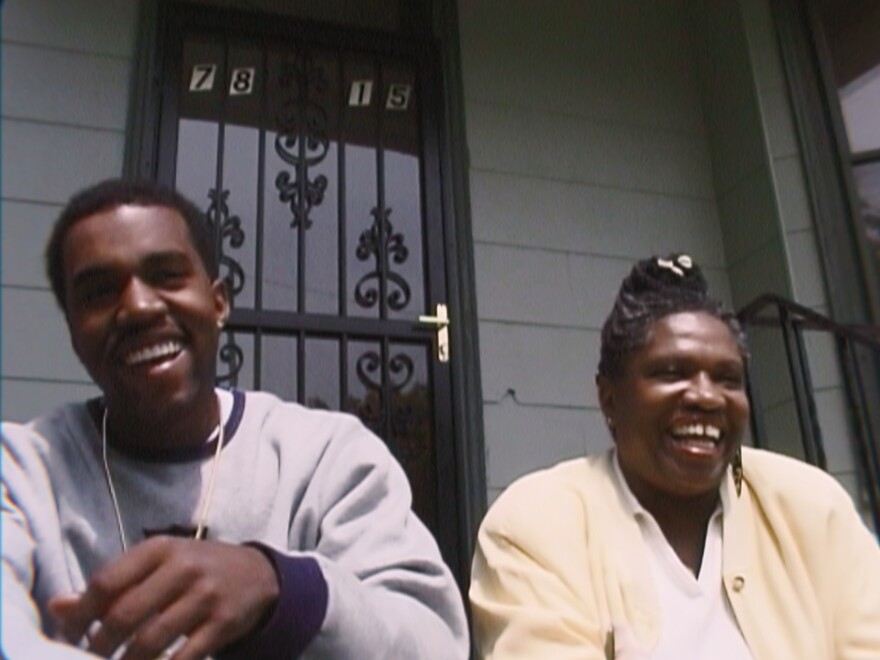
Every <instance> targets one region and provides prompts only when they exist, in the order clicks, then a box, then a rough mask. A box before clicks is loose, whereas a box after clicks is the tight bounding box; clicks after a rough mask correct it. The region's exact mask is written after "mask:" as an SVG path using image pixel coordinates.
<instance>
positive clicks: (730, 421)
mask: <svg viewBox="0 0 880 660" xmlns="http://www.w3.org/2000/svg"><path fill="white" fill-rule="evenodd" d="M744 379H745V376H744V367H743V361H742V356H741V355H740V351H739V347H738V346H737V343H736V341H735V340H734V338H733V336H732V334H731V332H730V330H729V328H728V327H727V325H726V324H725V323H724V322H723V321H721V320H719V319H717V318H715V317H714V316H712V315H710V314H706V313H703V312H696V313H690V312H687V313H680V314H672V315H670V316H667V317H664V318H662V319H660V320H659V321H657V322H656V323H655V324H654V325H653V327H652V329H651V332H650V335H649V338H648V342H647V344H646V345H645V346H643V347H642V348H640V349H637V350H636V351H634V352H633V353H632V354H631V355H629V356H628V357H627V358H626V360H625V362H624V370H623V374H622V375H621V376H620V377H619V378H617V379H615V380H609V379H607V378H600V379H599V396H600V401H601V403H602V409H603V412H604V413H605V415H606V416H608V417H609V418H610V420H611V422H612V424H613V435H614V441H615V443H616V444H617V451H618V457H619V460H620V465H621V469H622V470H623V473H624V475H625V476H626V479H627V483H628V484H629V486H630V488H631V489H632V490H633V492H634V493H635V494H636V496H637V497H638V498H639V500H640V501H641V502H642V504H643V505H645V502H646V499H645V498H647V499H648V500H650V499H651V498H652V497H655V496H661V497H666V496H669V495H673V496H685V497H690V496H696V495H702V494H706V493H709V492H715V491H716V490H717V488H718V486H719V484H720V482H721V480H722V478H723V476H724V473H725V470H726V468H727V466H728V464H729V463H730V460H731V458H732V456H733V454H734V452H735V451H736V448H737V446H738V445H739V443H740V440H741V438H742V434H743V431H744V429H745V426H746V423H747V421H748V415H749V403H748V399H747V397H746V392H745V380H744ZM646 506H647V505H646Z"/></svg>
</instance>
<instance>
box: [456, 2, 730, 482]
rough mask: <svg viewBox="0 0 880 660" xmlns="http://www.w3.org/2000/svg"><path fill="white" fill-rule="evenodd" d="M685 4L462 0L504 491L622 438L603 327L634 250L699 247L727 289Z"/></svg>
mask: <svg viewBox="0 0 880 660" xmlns="http://www.w3.org/2000/svg"><path fill="white" fill-rule="evenodd" d="M683 8H684V4H683V3H680V2H668V1H665V2H656V1H652V0H639V1H634V2H626V3H609V2H605V1H586V0H571V1H568V2H553V3H536V2H527V1H525V0H521V1H513V2H503V3H502V2H499V1H497V0H473V1H469V2H463V3H461V5H460V21H461V41H462V58H463V71H464V84H465V102H466V104H465V113H466V119H467V131H468V142H469V144H468V146H469V153H470V164H471V170H470V184H471V198H472V217H473V227H474V240H475V257H476V269H477V302H478V314H479V317H480V344H481V366H482V369H483V378H482V382H483V396H484V404H485V407H484V412H485V419H486V447H487V450H486V454H487V469H488V489H489V495H490V497H494V496H495V495H496V494H497V493H498V492H499V491H500V489H502V488H503V487H504V486H506V485H507V484H508V483H510V481H511V480H512V479H514V478H515V477H517V476H519V475H521V474H523V473H524V472H528V471H530V470H533V469H535V468H537V467H540V466H544V465H549V464H552V463H555V462H557V461H559V460H561V459H564V458H568V457H570V456H573V455H580V454H583V453H584V452H587V451H592V450H595V449H598V448H601V447H605V446H608V443H609V442H610V438H609V437H608V433H607V430H606V429H605V427H604V423H603V421H602V418H601V414H600V413H599V410H598V405H597V401H596V391H595V386H594V383H593V379H594V374H595V370H596V364H597V360H598V348H599V338H598V331H599V328H600V327H601V324H602V322H603V321H604V318H605V316H606V315H607V313H608V311H609V310H610V307H611V303H612V301H613V299H614V295H615V292H616V288H617V286H618V285H619V283H620V280H621V278H622V277H623V276H624V275H625V273H626V272H628V270H629V268H630V266H631V265H632V263H633V261H635V260H637V259H639V258H642V257H645V256H648V255H650V254H652V253H662V252H667V251H671V250H685V251H687V252H689V253H691V254H692V255H693V256H694V258H695V259H697V260H698V261H699V262H700V263H702V264H704V265H705V266H706V267H707V271H708V276H709V277H710V278H711V280H712V283H713V285H714V288H715V291H716V293H717V294H718V295H719V296H721V297H723V298H725V299H728V300H729V299H730V293H729V291H730V289H729V285H728V281H727V276H726V270H725V265H726V263H725V256H724V249H723V243H722V232H721V225H720V222H719V212H718V206H717V204H716V201H715V189H714V184H713V178H712V167H711V158H710V148H709V143H708V140H707V137H706V135H705V131H704V127H703V119H702V107H701V96H700V87H699V75H698V71H697V66H696V62H695V55H696V54H695V48H694V44H693V40H692V39H691V36H690V33H689V29H690V28H689V20H688V18H689V17H688V14H686V13H685V12H684V10H683ZM487 25H491V26H492V29H491V30H487V29H486V26H487Z"/></svg>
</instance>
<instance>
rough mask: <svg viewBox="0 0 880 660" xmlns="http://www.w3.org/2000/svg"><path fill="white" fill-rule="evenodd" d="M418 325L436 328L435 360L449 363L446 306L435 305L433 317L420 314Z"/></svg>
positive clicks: (447, 314)
mask: <svg viewBox="0 0 880 660" xmlns="http://www.w3.org/2000/svg"><path fill="white" fill-rule="evenodd" d="M419 323H424V324H426V325H431V326H434V327H435V328H437V359H438V360H439V361H440V362H449V313H448V311H447V309H446V305H444V304H442V303H437V311H436V312H435V313H434V316H428V315H426V314H422V315H421V316H419Z"/></svg>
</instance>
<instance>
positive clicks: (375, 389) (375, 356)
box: [355, 351, 415, 434]
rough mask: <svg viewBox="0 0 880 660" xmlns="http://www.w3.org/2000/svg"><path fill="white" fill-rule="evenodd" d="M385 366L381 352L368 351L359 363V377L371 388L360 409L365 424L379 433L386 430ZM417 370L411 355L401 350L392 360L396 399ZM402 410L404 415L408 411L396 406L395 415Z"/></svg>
mask: <svg viewBox="0 0 880 660" xmlns="http://www.w3.org/2000/svg"><path fill="white" fill-rule="evenodd" d="M381 366H382V358H381V357H380V355H379V353H378V352H377V351H367V352H365V353H364V354H363V355H361V356H360V357H358V359H357V361H356V362H355V373H356V374H357V378H358V380H359V381H360V383H361V385H363V386H364V387H365V388H366V390H367V392H366V394H365V395H364V398H363V400H362V401H359V402H358V406H357V410H356V412H357V414H358V416H359V417H360V418H361V419H362V420H364V423H365V424H366V425H367V426H369V427H370V428H371V429H373V430H374V431H375V432H376V433H377V434H383V432H384V430H383V429H382V422H383V420H384V413H383V406H382V374H381V370H380V368H381ZM414 373H415V364H414V363H413V359H412V358H411V357H410V356H409V355H407V354H405V353H399V354H397V355H394V356H392V357H391V358H390V359H389V360H388V378H389V385H390V388H391V396H392V401H394V400H397V399H400V396H399V394H400V393H401V392H403V390H404V389H406V387H407V386H408V385H409V384H410V382H411V381H412V378H413V374H414ZM401 412H403V413H404V415H405V414H406V412H405V411H404V410H402V409H399V407H398V406H395V410H393V411H392V415H393V416H395V417H396V416H397V415H398V414H400V413H401ZM391 421H392V424H393V425H394V424H395V420H393V419H392V420H391ZM401 421H402V420H401Z"/></svg>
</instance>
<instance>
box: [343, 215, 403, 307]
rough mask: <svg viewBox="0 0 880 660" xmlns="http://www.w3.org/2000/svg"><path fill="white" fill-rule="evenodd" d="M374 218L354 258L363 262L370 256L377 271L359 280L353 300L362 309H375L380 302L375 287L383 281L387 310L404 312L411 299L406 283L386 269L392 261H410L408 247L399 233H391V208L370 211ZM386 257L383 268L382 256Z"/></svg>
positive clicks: (364, 233) (360, 241)
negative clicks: (385, 288) (385, 289)
mask: <svg viewBox="0 0 880 660" xmlns="http://www.w3.org/2000/svg"><path fill="white" fill-rule="evenodd" d="M370 214H371V215H372V216H373V224H372V225H371V226H370V228H369V229H366V230H364V231H363V232H362V233H361V235H360V238H359V239H358V246H357V248H356V249H355V256H357V258H358V259H359V260H360V261H366V260H367V259H369V258H370V257H373V258H374V259H375V261H376V269H375V270H372V271H370V272H369V273H366V274H365V275H364V276H363V277H361V278H360V279H359V280H358V282H357V284H356V285H355V287H354V299H355V302H357V304H358V305H360V306H361V307H363V308H365V309H369V308H371V307H374V306H375V305H376V303H377V302H378V301H379V290H378V288H377V287H378V284H379V283H380V282H381V281H382V278H384V279H385V282H386V286H387V295H386V298H385V302H387V303H388V307H390V308H391V309H393V310H394V311H396V312H399V311H400V310H402V309H404V308H405V307H406V306H407V305H408V304H409V302H410V299H411V298H412V292H411V291H410V287H409V283H408V282H407V281H406V280H405V279H404V278H403V277H402V276H401V275H400V274H399V273H395V272H394V271H392V270H391V268H390V267H389V265H390V263H391V262H394V263H395V264H402V263H405V262H406V260H407V259H408V258H409V248H407V247H406V245H405V244H404V237H403V234H401V233H399V232H398V233H396V234H395V233H394V226H393V225H392V224H391V220H389V216H390V215H391V209H390V208H386V209H384V210H383V211H382V212H380V211H379V209H378V208H373V209H372V210H371V211H370ZM383 254H384V255H385V264H384V266H385V267H384V268H383V263H382V261H383V259H382V255H383Z"/></svg>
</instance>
